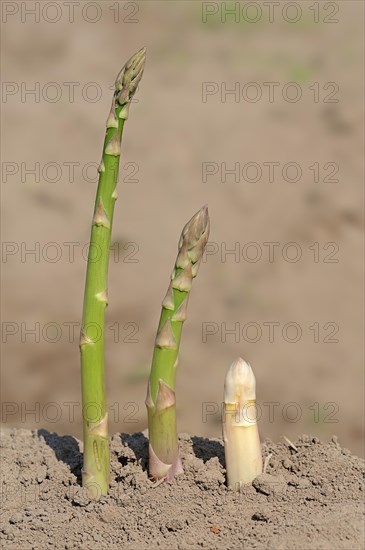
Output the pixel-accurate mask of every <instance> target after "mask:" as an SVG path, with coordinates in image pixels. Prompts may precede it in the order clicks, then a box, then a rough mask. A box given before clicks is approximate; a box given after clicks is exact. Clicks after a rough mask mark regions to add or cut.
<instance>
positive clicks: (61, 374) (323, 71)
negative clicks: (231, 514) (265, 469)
mask: <svg viewBox="0 0 365 550" xmlns="http://www.w3.org/2000/svg"><path fill="white" fill-rule="evenodd" d="M8 4H9V3H8ZM18 4H21V3H18ZM22 4H28V5H29V4H30V3H29V2H26V3H22ZM41 4H42V3H41ZM58 4H59V5H60V7H61V10H62V13H61V15H62V17H61V18H60V20H59V21H57V22H55V23H50V22H48V21H47V17H48V19H50V18H52V17H55V14H54V13H52V12H51V11H50V12H49V13H48V16H47V14H46V16H45V15H44V14H43V15H42V14H41V16H40V21H39V23H36V22H35V21H34V18H33V19H32V17H31V16H27V15H26V14H25V15H24V14H23V15H24V18H23V20H22V14H21V12H19V13H18V14H15V15H11V16H10V15H8V16H7V18H6V20H5V19H4V18H3V23H2V31H3V32H2V53H1V61H2V72H3V80H4V81H5V82H6V83H7V87H6V90H5V92H6V96H5V97H6V101H5V97H4V99H3V103H2V121H3V128H2V161H3V174H2V175H3V183H2V212H1V216H2V238H3V242H4V243H5V244H4V246H5V248H3V258H2V262H3V263H2V268H3V269H2V271H3V300H2V320H3V352H2V353H3V360H2V369H3V370H2V382H3V383H2V401H3V408H2V421H3V422H4V423H6V424H7V425H9V426H18V427H31V428H40V427H44V428H45V429H48V430H57V432H58V433H61V434H62V433H63V434H67V433H70V434H72V435H74V436H77V437H79V438H80V437H81V407H80V374H79V351H78V334H79V327H80V320H81V311H82V297H83V287H84V279H85V271H86V263H85V259H84V257H83V255H82V251H83V247H84V246H85V245H86V244H87V242H88V238H89V224H90V220H91V215H92V208H93V203H94V196H95V186H96V183H95V181H91V180H92V179H93V177H94V176H95V172H93V166H91V167H89V169H88V166H87V165H88V163H98V162H99V160H100V155H101V146H102V140H103V132H104V122H105V119H106V117H107V114H108V112H109V106H110V96H111V89H110V87H111V86H112V84H113V79H114V77H115V75H116V73H117V72H118V70H119V68H120V66H121V65H122V64H123V63H124V61H125V60H126V59H127V58H128V57H129V56H130V55H131V54H132V53H133V52H134V51H136V50H138V49H139V48H140V47H141V46H143V45H145V46H147V50H148V61H147V66H146V70H145V74H144V77H143V81H142V83H141V86H140V89H139V91H138V94H137V100H138V102H137V101H136V102H135V104H134V105H133V106H132V108H131V114H130V119H129V120H128V123H127V125H126V129H125V135H124V142H123V155H122V168H121V176H120V185H119V200H118V202H117V204H116V212H115V222H114V228H113V242H114V243H115V245H114V248H113V253H112V258H111V263H110V273H109V308H108V320H107V322H108V327H107V347H106V371H107V388H108V402H109V418H110V419H111V432H110V433H114V432H116V431H118V432H119V431H124V432H135V431H138V430H143V429H145V427H146V411H145V406H144V399H145V392H146V382H147V376H148V369H149V365H150V361H151V356H152V348H153V341H154V337H155V331H156V327H157V322H158V318H159V313H160V302H161V299H162V298H163V296H164V293H165V291H166V288H167V285H168V277H169V273H170V271H171V268H172V266H173V263H174V259H175V255H176V247H177V241H178V237H179V234H180V231H181V228H182V226H183V225H184V223H185V222H186V221H187V220H188V219H189V218H190V217H191V215H192V214H193V213H194V212H195V211H196V210H197V209H198V208H200V207H201V205H203V204H205V203H208V205H209V210H210V215H211V227H212V229H211V237H210V241H211V243H210V248H209V255H208V256H207V257H206V262H205V263H203V265H202V266H201V269H200V272H199V276H198V278H197V280H196V281H195V282H194V288H193V290H192V295H191V300H190V304H189V312H188V320H187V322H186V326H185V328H184V335H183V343H182V348H181V361H180V367H179V373H178V381H177V402H178V423H179V431H181V432H189V433H196V434H199V435H201V436H209V437H219V436H220V433H221V426H220V414H219V409H220V402H221V399H222V391H223V380H224V375H225V372H226V369H227V368H228V366H229V364H230V363H231V362H232V361H233V360H234V359H235V357H236V356H238V355H239V356H242V357H243V358H245V359H246V360H247V361H249V362H250V363H251V364H252V366H253V368H254V370H255V374H256V378H257V392H258V400H259V404H261V407H262V417H261V419H260V427H261V432H262V435H263V436H264V437H270V438H272V439H273V440H277V439H278V438H279V437H280V435H281V434H286V435H287V436H289V437H292V438H295V437H296V434H299V433H308V432H310V433H313V434H315V435H316V436H318V437H320V438H321V439H323V440H325V441H329V439H330V437H331V434H332V433H333V432H335V433H337V434H338V435H339V437H340V439H341V441H342V442H343V444H344V445H346V447H348V448H350V449H351V450H352V451H353V452H355V453H357V454H359V455H362V454H363V448H362V441H363V433H364V424H363V417H364V415H363V412H364V407H363V383H364V375H363V359H364V357H363V334H364V322H363V297H364V296H363V286H362V281H363V209H362V208H363V160H362V155H363V146H364V142H363V117H362V115H363V51H362V42H363V40H362V35H363V27H362V21H363V15H364V13H363V12H364V7H363V6H364V5H363V3H362V2H357V1H348V2H343V1H341V2H335V3H333V4H334V5H335V6H338V7H339V10H338V13H337V15H331V13H330V11H331V10H330V11H324V10H325V8H324V3H322V2H320V3H319V5H320V13H319V20H318V23H317V22H315V20H314V19H313V18H314V15H315V14H314V13H313V11H310V10H309V9H308V5H309V4H310V3H308V2H300V3H299V4H300V6H301V8H302V16H301V18H300V20H299V21H298V22H297V23H292V24H291V23H287V22H286V21H285V20H284V19H283V16H282V15H281V14H282V11H281V10H279V11H278V15H276V16H275V20H274V21H273V22H272V23H270V22H269V21H267V20H265V19H262V20H260V21H258V22H257V23H252V24H250V23H247V22H245V21H244V20H242V19H240V20H239V21H238V22H237V23H235V22H234V21H233V20H232V18H231V19H230V20H227V22H226V23H222V21H221V17H220V15H221V14H220V13H218V14H217V15H215V16H214V17H209V18H208V19H207V22H206V23H204V22H203V20H202V4H201V3H200V2H174V3H172V2H171V3H166V2H154V1H153V2H137V3H129V7H128V6H127V7H125V5H124V4H125V3H124V4H123V6H124V7H123V6H122V8H123V9H122V11H121V12H120V15H121V20H119V21H118V22H117V21H116V20H115V13H113V11H112V10H111V9H109V8H110V6H111V4H112V3H111V2H110V3H109V2H107V1H104V2H99V3H97V4H98V5H99V6H100V8H101V9H102V16H101V18H100V20H98V21H96V22H95V23H90V22H89V21H87V20H86V19H85V17H84V18H83V17H82V14H81V12H80V10H81V8H80V10H76V11H75V19H74V22H73V23H71V22H70V21H69V20H68V19H67V17H66V15H65V11H64V10H65V6H64V3H63V2H59V3H58ZM113 4H115V3H114V2H113ZM117 4H118V3H117ZM131 4H136V6H137V7H138V13H136V14H135V15H134V16H132V15H131V14H130V11H131ZM281 4H282V5H283V4H284V3H281ZM132 8H133V6H132ZM328 9H329V8H327V10H328ZM84 15H85V14H84ZM92 17H93V13H92V11H90V12H89V14H88V18H89V19H90V18H92ZM127 17H129V18H132V19H135V22H131V21H129V20H126V18H127ZM325 17H330V18H331V19H332V18H335V19H336V18H337V19H338V22H334V23H328V22H325V21H324V19H325ZM70 82H71V83H75V86H74V97H72V96H71V95H70V84H68V85H67V84H65V83H70ZM268 82H269V83H270V82H271V83H276V84H275V88H274V90H275V96H274V99H273V101H271V100H270V97H269V95H268V86H267V85H266V86H265V85H264V83H268ZM289 82H294V83H295V84H296V86H295V89H294V88H291V89H289V90H288V89H287V88H285V86H286V84H287V83H289ZM52 83H53V87H52ZM90 83H94V85H93V86H94V87H93V86H92V85H90ZM207 83H208V84H209V86H210V88H209V90H213V91H214V93H213V92H212V95H208V96H206V97H205V98H204V95H203V91H204V89H205V91H206V85H207ZM236 83H238V88H235V87H236V86H237V85H236ZM247 83H254V85H253V86H251V88H250V89H248V88H245V85H246V84H247ZM316 83H317V84H316ZM329 83H332V84H329ZM9 86H10V87H9ZM204 86H205V88H204ZM233 88H235V89H238V90H239V97H238V99H237V97H236V96H232V95H227V96H224V89H226V90H230V89H233ZM30 89H33V90H35V92H34V94H33V95H32V94H31V93H27V90H28V91H29V90H30ZM298 89H300V91H301V93H302V97H301V98H300V99H298V101H296V102H290V101H288V99H283V93H284V96H285V93H286V92H287V93H288V94H289V92H290V93H291V94H292V93H293V91H294V92H295V90H298ZM255 90H256V92H257V90H259V91H261V92H262V98H261V99H258V100H257V101H256V102H253V101H252V100H250V98H252V97H254V95H253V94H254V93H255ZM95 91H96V92H98V91H100V92H101V93H100V97H97V96H95V97H97V100H95V101H94V100H93V97H94V96H93V93H95ZM285 91H286V92H285ZM276 92H277V93H276ZM59 93H60V94H61V95H60V97H58V96H57V94H59ZM222 94H223V95H222ZM54 97H56V100H53V99H52V98H54ZM288 97H289V98H290V97H293V96H290V94H289V96H288ZM224 100H225V101H224ZM332 100H335V101H336V100H338V101H337V102H332ZM4 163H6V164H5V165H4ZM37 163H38V164H37ZM49 163H52V164H49ZM70 163H71V164H70ZM72 163H78V164H76V165H75V164H72ZM206 163H209V164H208V165H207V164H206ZM224 163H226V164H225V165H224ZM249 163H256V164H255V165H253V164H249ZM265 163H266V164H265ZM268 163H279V165H277V164H275V166H276V168H275V170H276V171H275V173H274V176H273V177H272V178H271V176H270V174H269V165H268ZM288 163H294V165H295V166H296V167H298V166H299V168H300V177H299V179H298V181H294V179H295V174H296V172H295V170H296V168H295V166H294V168H293V167H292V170H294V171H291V170H290V167H288V166H286V165H287V164H288ZM237 164H238V171H239V173H238V175H236V176H235V175H232V174H229V173H227V175H226V181H224V178H225V174H224V170H225V167H226V168H227V169H228V170H229V169H232V168H235V169H237ZM70 166H73V167H74V174H73V175H72V176H71V175H70V171H71V172H72V170H71V168H70ZM250 166H251V171H250V168H249V167H250ZM257 166H258V167H259V168H257ZM285 166H286V168H285ZM31 170H35V174H34V173H31V172H30V171H31ZM207 170H208V172H209V171H210V172H209V173H208V175H207V173H206V171H207ZM255 170H261V171H262V176H260V177H259V178H258V179H257V181H254V180H255V175H257V174H256V172H255ZM287 170H288V171H287ZM211 172H215V173H214V174H211ZM270 178H271V180H270ZM52 180H53V181H52ZM337 180H338V181H337ZM72 243H74V244H72ZM250 243H251V245H250ZM252 243H253V244H252ZM264 243H266V244H264ZM268 243H271V245H269V244H268ZM288 243H294V244H292V245H291V247H290V245H289V246H288ZM270 246H273V247H274V253H275V254H274V257H273V258H271V259H270V256H269V249H270ZM31 250H34V251H35V252H34V254H32V253H31V252H30V251H31ZM72 250H73V253H72ZM229 250H235V254H228V253H227V251H229ZM260 254H261V255H260ZM297 254H298V261H293V258H294V259H295V257H296V255H297ZM256 257H257V260H256ZM271 260H272V261H271ZM4 323H5V324H4ZM270 327H271V328H270ZM232 330H233V331H234V333H233V334H232V332H231V333H229V331H232ZM270 330H273V331H274V332H273V333H271V332H270ZM207 331H208V334H207ZM212 333H214V334H212Z"/></svg>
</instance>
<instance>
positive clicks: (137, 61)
mask: <svg viewBox="0 0 365 550" xmlns="http://www.w3.org/2000/svg"><path fill="white" fill-rule="evenodd" d="M145 63H146V48H145V47H143V48H141V49H140V50H139V51H138V52H137V53H135V54H134V55H132V57H131V58H130V59H129V60H128V61H127V63H126V64H125V65H124V66H123V68H122V69H121V71H120V72H119V74H118V76H117V78H116V81H115V90H116V96H117V100H118V103H119V105H125V104H126V103H129V102H130V101H131V99H132V98H133V96H134V93H135V91H136V89H137V86H138V84H139V82H140V80H141V78H142V75H143V71H144V67H145Z"/></svg>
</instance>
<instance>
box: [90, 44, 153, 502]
mask: <svg viewBox="0 0 365 550" xmlns="http://www.w3.org/2000/svg"><path fill="white" fill-rule="evenodd" d="M145 58H146V51H145V49H144V48H143V49H142V50H140V51H139V52H137V53H136V54H135V55H133V56H132V57H131V58H130V60H129V61H128V62H127V63H126V64H125V65H124V67H123V69H122V70H121V71H120V73H119V74H118V76H117V79H116V82H115V92H114V95H113V99H112V105H111V110H110V114H109V116H108V119H107V121H106V135H105V141H104V147H103V156H102V160H101V163H100V166H99V184H98V189H97V193H96V201H95V209H94V216H93V220H92V226H91V237H90V248H89V256H88V263H87V273H86V284H85V294H84V307H83V317H82V327H81V336H80V351H81V383H82V405H83V408H82V410H83V432H84V464H83V469H82V484H83V487H86V488H87V489H88V491H89V493H90V495H91V496H93V497H94V498H97V497H99V496H101V495H106V494H107V492H108V489H109V443H108V414H107V406H106V399H105V378H104V321H105V309H106V306H107V304H108V295H107V277H108V264H109V247H110V238H111V229H112V222H113V212H114V204H115V201H116V199H117V192H116V185H117V180H118V170H119V159H120V152H121V140H122V133H123V126H124V122H125V120H126V119H127V118H128V110H129V105H130V102H131V100H132V98H133V95H134V93H135V91H136V89H137V86H138V84H139V82H140V80H141V77H142V74H143V69H144V65H145Z"/></svg>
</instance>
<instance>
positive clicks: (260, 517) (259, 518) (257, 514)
mask: <svg viewBox="0 0 365 550" xmlns="http://www.w3.org/2000/svg"><path fill="white" fill-rule="evenodd" d="M251 519H252V520H253V521H264V522H265V523H268V522H269V521H270V518H269V516H268V515H267V514H264V512H255V513H254V514H253V515H252V517H251Z"/></svg>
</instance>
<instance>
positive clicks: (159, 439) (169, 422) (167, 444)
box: [146, 206, 209, 480]
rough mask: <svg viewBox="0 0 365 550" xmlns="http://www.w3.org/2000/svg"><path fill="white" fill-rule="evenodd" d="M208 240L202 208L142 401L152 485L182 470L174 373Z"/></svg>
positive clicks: (190, 227) (170, 294)
mask: <svg viewBox="0 0 365 550" xmlns="http://www.w3.org/2000/svg"><path fill="white" fill-rule="evenodd" d="M208 236H209V216H208V208H207V206H203V208H201V209H200V210H199V212H197V213H196V214H195V215H194V216H193V217H192V218H191V220H190V221H189V222H188V223H187V224H186V225H185V227H184V229H183V230H182V233H181V237H180V241H179V247H178V248H179V252H178V256H177V258H176V262H175V267H174V269H173V272H172V274H171V281H170V285H169V288H168V290H167V294H166V296H165V298H164V299H163V302H162V312H161V317H160V322H159V325H158V330H157V336H156V341H155V349H154V353H153V358H152V367H151V374H150V378H149V382H148V388H147V397H146V406H147V412H148V433H149V473H150V476H151V477H152V478H153V479H156V480H158V479H166V480H172V479H173V478H174V477H175V475H177V474H180V473H182V471H183V470H182V464H181V460H180V453H179V444H178V438H177V429H176V400H175V379H176V368H177V363H178V353H179V347H180V339H181V332H182V327H183V323H184V321H185V319H186V311H187V305H188V299H189V293H190V289H191V285H192V281H193V278H194V277H196V275H197V273H198V268H199V264H200V262H201V258H202V256H203V252H204V249H205V245H206V243H207V241H208Z"/></svg>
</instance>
